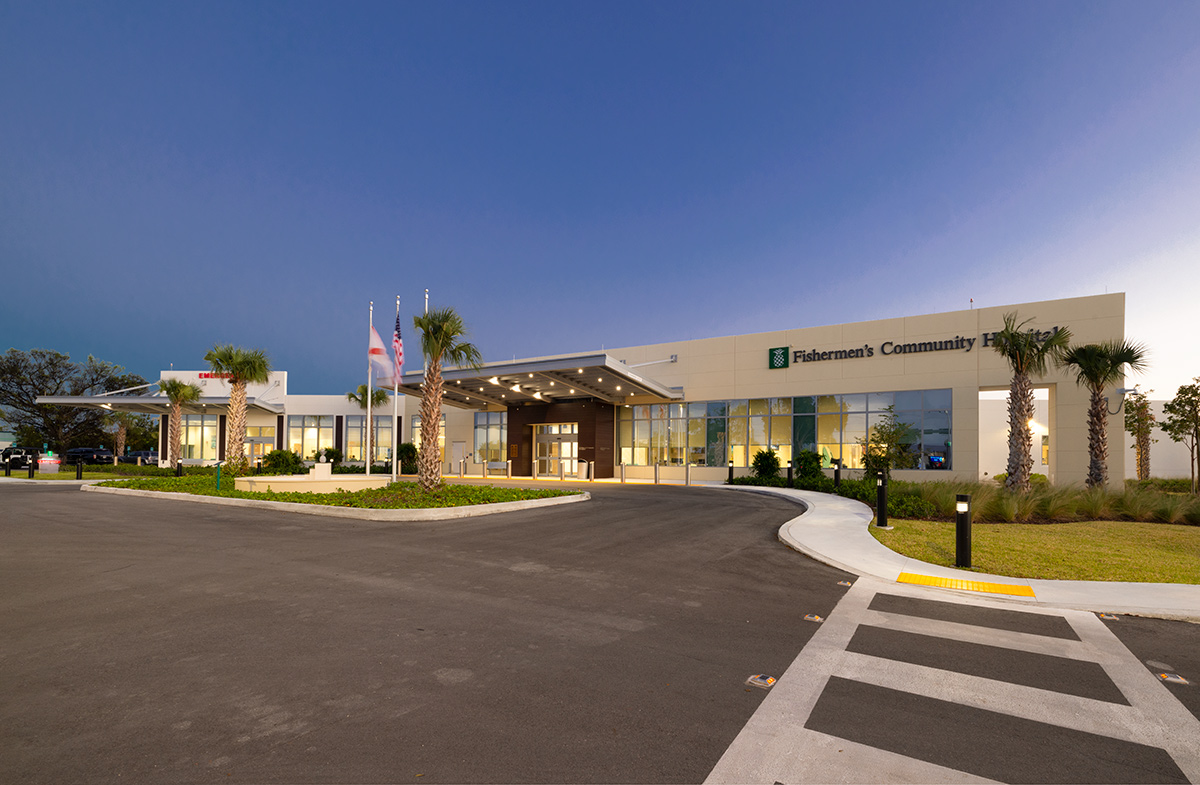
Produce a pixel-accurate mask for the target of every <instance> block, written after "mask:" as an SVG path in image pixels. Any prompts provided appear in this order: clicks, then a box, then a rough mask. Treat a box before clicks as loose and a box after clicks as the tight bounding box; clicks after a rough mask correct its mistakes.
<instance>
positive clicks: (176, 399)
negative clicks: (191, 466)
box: [158, 379, 200, 466]
mask: <svg viewBox="0 0 1200 785" xmlns="http://www.w3.org/2000/svg"><path fill="white" fill-rule="evenodd" d="M158 389H159V390H161V391H162V394H163V395H165V396H167V400H169V401H170V402H171V419H170V421H169V424H168V426H167V463H168V464H169V465H171V466H174V465H175V464H176V463H178V462H179V455H180V453H182V452H183V439H182V431H183V406H184V404H187V403H195V402H196V401H198V400H200V387H199V386H198V385H196V384H195V383H194V382H185V381H182V380H180V379H160V380H159V382H158Z"/></svg>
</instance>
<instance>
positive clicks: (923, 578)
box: [896, 572, 1036, 597]
mask: <svg viewBox="0 0 1200 785" xmlns="http://www.w3.org/2000/svg"><path fill="white" fill-rule="evenodd" d="M896 582H897V583H915V584H917V585H918V586H940V587H942V588H943V589H962V590H964V591H981V592H987V593H988V594H1012V595H1015V596H1018V597H1034V596H1036V595H1034V593H1033V589H1032V588H1031V587H1029V586H1021V585H1019V584H1013V583H987V582H986V581H964V580H960V579H958V578H936V577H934V576H932V575H917V574H916V573H914V572H902V573H900V577H899V578H897V579H896Z"/></svg>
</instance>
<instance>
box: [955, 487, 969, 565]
mask: <svg viewBox="0 0 1200 785" xmlns="http://www.w3.org/2000/svg"><path fill="white" fill-rule="evenodd" d="M954 512H955V515H954V566H955V567H970V566H971V496H970V494H966V493H960V494H958V495H957V496H956V497H955V500H954Z"/></svg>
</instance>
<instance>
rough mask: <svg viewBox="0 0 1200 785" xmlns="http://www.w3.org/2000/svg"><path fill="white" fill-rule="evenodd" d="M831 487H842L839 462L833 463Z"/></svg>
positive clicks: (840, 464) (840, 463)
mask: <svg viewBox="0 0 1200 785" xmlns="http://www.w3.org/2000/svg"><path fill="white" fill-rule="evenodd" d="M833 487H834V488H841V487H842V462H841V461H834V462H833Z"/></svg>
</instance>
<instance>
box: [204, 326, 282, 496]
mask: <svg viewBox="0 0 1200 785" xmlns="http://www.w3.org/2000/svg"><path fill="white" fill-rule="evenodd" d="M204 361H205V362H206V363H208V365H209V367H210V368H212V371H213V373H219V374H222V375H224V376H225V380H226V381H228V382H229V419H228V420H227V421H226V423H225V466H226V468H227V470H228V471H229V472H230V474H231V475H233V474H244V473H245V471H246V469H247V467H248V466H249V460H248V459H247V458H246V446H245V445H246V385H248V384H249V383H250V382H254V383H256V384H263V383H265V382H266V381H267V379H269V378H270V376H271V361H270V360H269V359H267V355H266V353H265V352H263V351H262V350H261V349H243V348H242V347H240V346H236V347H235V346H233V344H224V345H221V344H217V345H216V346H213V348H212V349H211V350H209V351H208V352H207V353H206V354H205V355H204Z"/></svg>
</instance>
